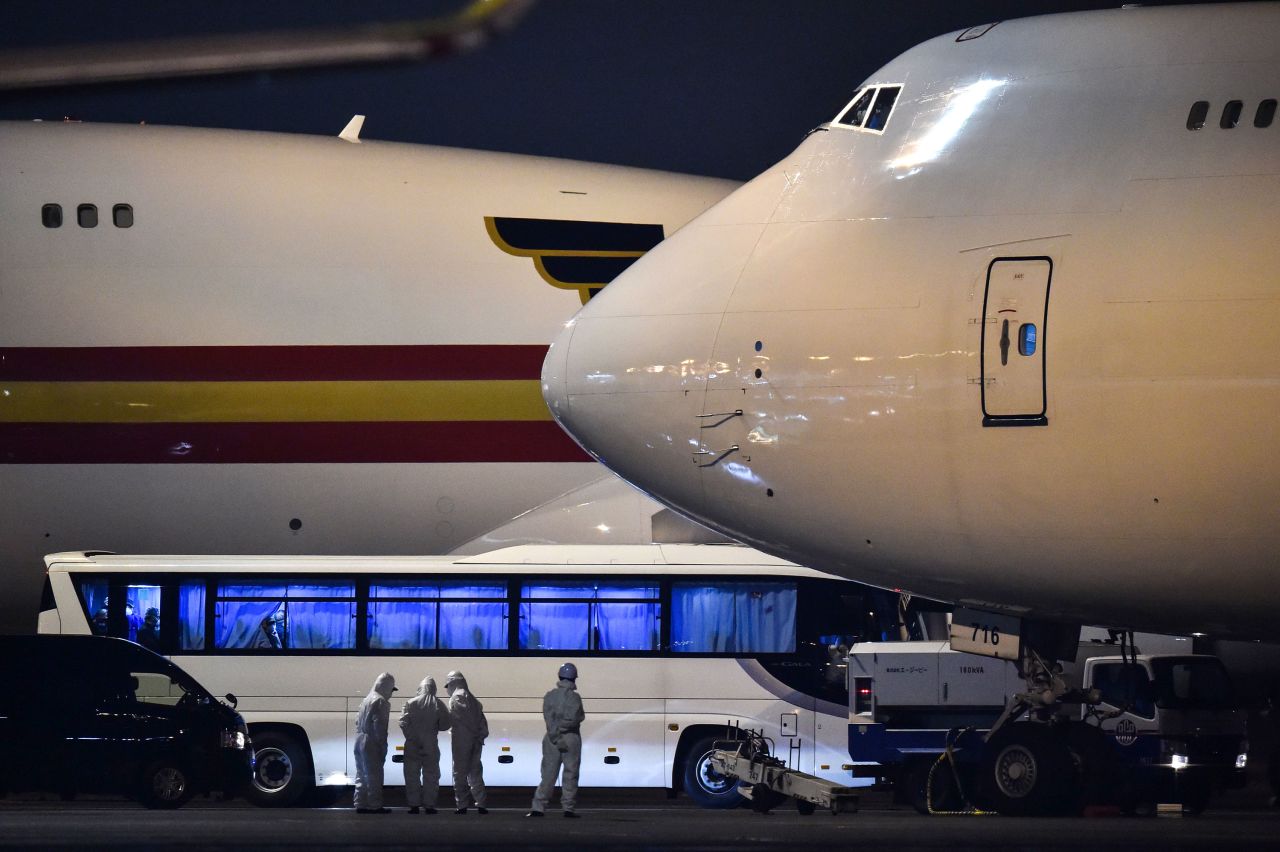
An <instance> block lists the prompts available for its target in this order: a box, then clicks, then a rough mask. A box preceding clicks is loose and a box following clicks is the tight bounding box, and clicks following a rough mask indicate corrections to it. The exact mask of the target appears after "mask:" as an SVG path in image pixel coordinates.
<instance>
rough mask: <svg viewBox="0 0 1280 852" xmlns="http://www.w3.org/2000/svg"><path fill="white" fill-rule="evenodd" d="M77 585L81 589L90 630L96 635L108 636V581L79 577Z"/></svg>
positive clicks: (81, 599) (81, 601) (81, 600)
mask: <svg viewBox="0 0 1280 852" xmlns="http://www.w3.org/2000/svg"><path fill="white" fill-rule="evenodd" d="M76 586H77V587H78V588H79V590H80V603H81V604H83V605H84V612H85V616H86V617H87V618H88V619H89V630H90V632H92V633H93V635H95V636H106V635H107V581H106V580H81V579H79V578H77V581H76Z"/></svg>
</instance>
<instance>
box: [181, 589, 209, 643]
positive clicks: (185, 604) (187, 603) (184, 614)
mask: <svg viewBox="0 0 1280 852" xmlns="http://www.w3.org/2000/svg"><path fill="white" fill-rule="evenodd" d="M178 648H179V649H180V650H183V651H200V650H203V649H204V583H183V584H182V585H180V586H179V587H178Z"/></svg>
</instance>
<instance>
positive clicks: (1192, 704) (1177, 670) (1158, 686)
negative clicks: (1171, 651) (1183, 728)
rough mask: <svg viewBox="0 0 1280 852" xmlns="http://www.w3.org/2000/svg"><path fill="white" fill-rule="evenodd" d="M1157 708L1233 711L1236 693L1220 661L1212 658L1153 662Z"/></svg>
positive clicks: (1180, 658)
mask: <svg viewBox="0 0 1280 852" xmlns="http://www.w3.org/2000/svg"><path fill="white" fill-rule="evenodd" d="M1151 670H1152V672H1153V674H1154V675H1155V684H1154V686H1155V693H1156V706H1157V707H1160V708H1161V709H1164V710H1230V709H1234V708H1235V706H1236V699H1235V690H1234V689H1232V687H1231V679H1230V678H1229V677H1228V676H1227V670H1226V669H1225V668H1223V666H1222V663H1221V661H1219V660H1217V659H1214V658H1211V657H1174V658H1165V659H1159V658H1157V659H1154V660H1152V661H1151Z"/></svg>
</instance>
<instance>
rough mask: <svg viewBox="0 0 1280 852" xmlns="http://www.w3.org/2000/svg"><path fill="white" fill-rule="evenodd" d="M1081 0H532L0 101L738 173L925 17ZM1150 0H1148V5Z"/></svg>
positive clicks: (200, 23)
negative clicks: (248, 65) (339, 58)
mask: <svg viewBox="0 0 1280 852" xmlns="http://www.w3.org/2000/svg"><path fill="white" fill-rule="evenodd" d="M457 5H458V2H457V0H454V2H442V0H416V2H415V0H361V2H359V3H354V2H347V3H338V2H316V0H118V2H104V0H6V2H4V3H2V4H0V49H4V48H10V47H20V46H36V45H51V44H74V43H81V42H93V41H101V40H126V39H131V38H146V37H161V36H170V35H195V34H203V33H211V32H235V31H248V30H253V29H274V28H280V27H311V26H325V25H333V24H338V23H349V22H367V21H374V20H397V19H407V18H416V17H422V16H425V15H428V14H433V13H437V14H438V13H440V12H441V11H447V10H449V9H452V8H456V7H457ZM1117 5H1119V3H1118V2H1115V0H1112V2H1088V0H1022V2H1015V0H971V2H967V1H966V0H953V2H944V0H868V1H867V2H854V0H541V2H540V3H539V4H538V5H537V6H536V7H535V8H534V9H533V10H532V11H531V12H530V13H529V14H528V15H527V16H526V17H525V18H524V19H523V20H522V22H521V23H520V25H519V26H518V27H517V28H516V29H515V30H514V31H512V32H510V33H508V34H507V35H505V36H504V37H502V38H501V39H499V40H498V41H495V42H493V43H491V44H490V45H489V46H488V47H486V48H484V49H483V50H481V51H479V52H476V53H473V54H470V55H465V56H460V57H455V58H452V59H447V60H444V61H439V62H431V63H425V64H415V65H389V66H381V67H367V68H335V69H324V70H311V71H296V72H280V73H273V74H253V75H239V76H234V77H223V78H208V79H203V80H175V81H167V82H154V83H134V84H121V85H111V86H97V87H83V88H78V89H62V90H48V91H35V92H25V93H0V119H31V118H45V119H58V118H61V117H62V116H64V115H71V116H74V117H77V118H81V119H84V120H86V121H98V122H136V121H139V120H146V121H147V122H148V123H151V124H184V125H193V126H201V127H229V128H240V129H253V130H275V131H286V132H297V133H319V134H336V133H337V132H338V131H339V130H341V129H342V126H343V125H344V124H345V123H346V121H347V120H348V119H349V118H350V117H351V115H352V114H354V113H357V112H359V113H365V114H366V115H368V121H367V122H366V124H365V130H364V136H365V138H370V139H389V140H396V141H404V142H420V143H427V144H437V145H454V146H459V147H469V148H489V149H494V150H501V151H515V152H522V153H533V154H544V155H551V156H558V157H568V158H572V159H582V160H597V161H602V162H610V163H624V164H628V165H636V166H644V167H649V168H662V169H670V170H672V171H683V172H691V173H696V174H707V175H716V176H721V177H729V178H738V179H746V178H749V177H751V176H752V175H754V174H756V173H757V172H759V171H761V170H763V169H764V168H765V167H766V166H768V165H770V164H771V163H773V162H774V161H776V160H778V159H779V158H781V157H782V156H784V155H785V154H786V153H787V152H789V151H790V150H791V149H792V148H794V147H795V145H796V144H798V143H799V141H800V140H801V138H802V137H803V136H804V134H805V132H806V131H807V130H808V129H809V128H811V127H813V126H814V125H816V124H819V123H821V122H823V121H826V120H828V119H830V118H831V117H832V116H833V115H834V114H835V112H836V110H837V109H838V107H840V106H841V105H843V104H844V103H845V102H846V100H847V99H848V98H849V96H850V95H851V94H852V93H853V91H854V90H855V88H856V87H857V85H858V84H859V83H860V82H861V81H862V80H863V79H865V78H866V77H868V76H869V75H870V74H871V73H872V72H874V71H875V70H876V69H877V68H879V67H880V66H881V65H883V64H884V63H885V62H887V61H888V60H890V59H892V58H893V57H894V56H896V55H897V54H899V53H901V52H902V51H904V50H906V49H907V48H909V47H911V46H912V45H914V44H916V43H918V42H920V41H923V40H925V39H927V38H929V37H931V36H934V35H939V34H941V33H945V32H948V31H951V30H956V29H961V28H964V27H967V26H971V25H974V24H980V23H985V22H988V21H993V20H1001V19H1004V18H1012V17H1025V16H1028V15H1033V14H1044V13H1049V12H1061V11H1072V10H1078V9H1101V8H1112V7H1115V6H1117ZM1162 5H1163V4H1162Z"/></svg>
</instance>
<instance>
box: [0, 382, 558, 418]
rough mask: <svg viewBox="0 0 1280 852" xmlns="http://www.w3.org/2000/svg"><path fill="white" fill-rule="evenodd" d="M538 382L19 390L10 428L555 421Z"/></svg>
mask: <svg viewBox="0 0 1280 852" xmlns="http://www.w3.org/2000/svg"><path fill="white" fill-rule="evenodd" d="M550 419H551V415H550V413H549V412H548V411H547V406H546V404H545V403H544V402H543V401H542V391H541V388H540V386H539V383H538V382H537V380H534V379H519V380H514V379H513V380H506V379H502V380H483V381H358V382H357V381H348V382H12V383H8V384H4V385H0V422H4V423H280V422H284V423H288V422H299V423H303V422H312V423H314V422H326V421H329V422H356V421H444V420H550Z"/></svg>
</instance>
